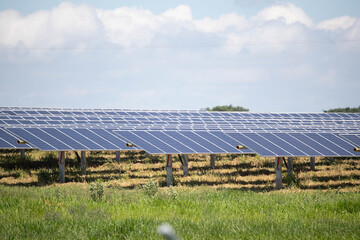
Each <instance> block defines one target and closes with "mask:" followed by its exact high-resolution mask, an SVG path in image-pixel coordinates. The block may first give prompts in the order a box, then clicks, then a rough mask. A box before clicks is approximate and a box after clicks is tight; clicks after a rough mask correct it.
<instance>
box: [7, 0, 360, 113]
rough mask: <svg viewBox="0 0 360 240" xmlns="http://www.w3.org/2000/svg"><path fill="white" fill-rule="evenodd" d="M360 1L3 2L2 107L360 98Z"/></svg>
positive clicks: (265, 106)
mask: <svg viewBox="0 0 360 240" xmlns="http://www.w3.org/2000/svg"><path fill="white" fill-rule="evenodd" d="M359 66H360V1H358V0H346V1H344V0H342V1H340V0H317V1H308V0H302V1H300V0H298V1H295V0H294V1H277V0H266V1H265V0H252V1H251V0H223V1H215V0H197V1H190V0H189V1H176V0H153V1H148V0H137V1H136V0H133V1H130V0H124V1H118V0H117V1H112V0H109V1H100V0H90V1H85V0H76V1H75V0H74V1H61V0H53V1H47V0H33V1H28V0H11V1H10V0H2V1H1V2H0V105H1V106H18V107H61V108H120V109H149V110H150V109H172V110H176V109H196V110H198V109H203V108H206V107H213V106H217V105H229V104H232V105H234V106H242V107H245V108H248V109H250V111H252V112H322V111H323V110H327V109H330V108H337V107H357V106H359V105H360V67H359Z"/></svg>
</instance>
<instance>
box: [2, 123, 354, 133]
mask: <svg viewBox="0 0 360 240" xmlns="http://www.w3.org/2000/svg"><path fill="white" fill-rule="evenodd" d="M0 127H3V128H5V129H6V128H19V127H20V128H39V127H41V128H89V129H92V128H102V129H119V130H189V131H197V130H209V131H233V132H256V133H260V132H261V133H262V132H283V133H287V132H298V133H302V132H313V133H342V134H345V133H360V131H359V129H358V128H353V127H351V128H350V127H346V128H344V127H332V128H329V127H327V126H322V127H308V128H306V127H274V126H228V125H225V126H223V125H156V124H155V125H117V124H95V125H94V124H76V125H65V124H59V125H56V124H48V125H7V126H1V125H0Z"/></svg>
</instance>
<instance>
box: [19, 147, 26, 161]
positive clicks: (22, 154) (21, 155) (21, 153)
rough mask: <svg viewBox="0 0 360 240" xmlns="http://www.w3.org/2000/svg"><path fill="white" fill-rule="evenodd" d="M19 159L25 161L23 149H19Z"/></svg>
mask: <svg viewBox="0 0 360 240" xmlns="http://www.w3.org/2000/svg"><path fill="white" fill-rule="evenodd" d="M20 157H21V159H25V149H20Z"/></svg>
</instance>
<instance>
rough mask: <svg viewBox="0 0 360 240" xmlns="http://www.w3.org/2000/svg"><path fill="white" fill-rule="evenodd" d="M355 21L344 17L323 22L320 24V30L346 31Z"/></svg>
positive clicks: (352, 18)
mask: <svg viewBox="0 0 360 240" xmlns="http://www.w3.org/2000/svg"><path fill="white" fill-rule="evenodd" d="M355 21H356V18H354V17H349V16H342V17H337V18H333V19H329V20H325V21H322V22H320V23H319V24H318V28H319V29H321V30H325V31H336V30H339V29H340V30H346V29H349V28H350V27H352V26H353V25H354V23H355Z"/></svg>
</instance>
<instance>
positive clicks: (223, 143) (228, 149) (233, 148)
mask: <svg viewBox="0 0 360 240" xmlns="http://www.w3.org/2000/svg"><path fill="white" fill-rule="evenodd" d="M195 134H197V135H199V136H200V137H203V138H205V139H206V140H207V141H210V142H211V143H212V144H214V145H216V146H217V147H219V148H221V149H223V150H225V151H226V152H227V153H242V152H241V151H240V150H238V149H236V146H237V144H235V145H231V144H230V143H227V142H226V141H225V139H220V138H218V137H217V136H215V135H213V134H211V133H209V132H204V131H196V132H195Z"/></svg>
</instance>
